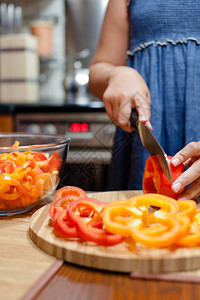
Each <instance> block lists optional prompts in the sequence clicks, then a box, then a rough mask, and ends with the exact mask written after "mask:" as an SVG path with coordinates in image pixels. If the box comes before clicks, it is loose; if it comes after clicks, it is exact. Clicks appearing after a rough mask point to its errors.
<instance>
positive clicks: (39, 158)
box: [32, 152, 47, 161]
mask: <svg viewBox="0 0 200 300" xmlns="http://www.w3.org/2000/svg"><path fill="white" fill-rule="evenodd" d="M32 154H33V156H34V158H35V160H36V161H43V160H47V157H46V156H45V154H43V153H40V152H32Z"/></svg>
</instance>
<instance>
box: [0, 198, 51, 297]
mask: <svg viewBox="0 0 200 300" xmlns="http://www.w3.org/2000/svg"><path fill="white" fill-rule="evenodd" d="M48 202H49V200H47V201H46V202H45V203H48ZM33 213H34V210H33V211H31V212H27V213H25V214H21V215H16V216H12V217H11V216H10V217H0V299H4V300H15V299H16V300H18V299H20V298H21V297H22V296H23V295H24V294H25V293H26V291H27V290H28V289H29V288H30V287H31V286H32V285H33V284H34V283H35V282H36V281H37V280H38V278H40V276H42V274H43V273H44V272H45V271H46V270H47V269H48V268H50V266H51V265H52V264H53V263H54V262H55V261H56V258H55V257H54V256H51V255H48V254H46V253H44V252H43V251H42V250H40V249H39V248H37V247H36V246H35V245H34V244H33V242H32V241H31V240H30V238H29V235H28V230H29V223H30V217H31V215H32V214H33Z"/></svg>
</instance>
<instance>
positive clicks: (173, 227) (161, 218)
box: [130, 211, 181, 248]
mask: <svg viewBox="0 0 200 300" xmlns="http://www.w3.org/2000/svg"><path fill="white" fill-rule="evenodd" d="M154 219H155V223H156V222H158V223H161V224H163V225H165V226H167V227H168V230H167V231H166V232H163V233H162V234H159V235H156V237H155V236H153V235H150V234H148V233H146V232H145V230H144V224H143V222H142V220H141V219H135V220H134V221H133V222H132V226H131V228H130V235H131V236H132V238H133V239H134V240H135V241H136V242H139V243H141V244H143V245H145V246H148V247H158V248H164V247H169V246H171V245H172V244H173V243H174V242H175V240H176V238H177V237H178V235H179V232H180V229H181V225H180V222H179V221H178V220H177V219H176V218H175V217H174V216H170V215H168V214H166V213H164V212H161V211H156V212H155V213H154Z"/></svg>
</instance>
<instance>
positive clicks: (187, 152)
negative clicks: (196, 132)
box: [172, 141, 200, 166]
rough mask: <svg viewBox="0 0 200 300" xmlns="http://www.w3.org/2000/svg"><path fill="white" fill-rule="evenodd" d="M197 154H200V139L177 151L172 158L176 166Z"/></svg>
mask: <svg viewBox="0 0 200 300" xmlns="http://www.w3.org/2000/svg"><path fill="white" fill-rule="evenodd" d="M196 156H200V141H199V142H191V143H189V144H188V145H186V146H185V147H184V148H183V149H181V150H180V151H179V152H177V153H176V155H174V157H173V158H172V163H173V165H174V166H178V165H180V164H181V163H184V162H186V161H187V160H188V159H189V158H191V157H196Z"/></svg>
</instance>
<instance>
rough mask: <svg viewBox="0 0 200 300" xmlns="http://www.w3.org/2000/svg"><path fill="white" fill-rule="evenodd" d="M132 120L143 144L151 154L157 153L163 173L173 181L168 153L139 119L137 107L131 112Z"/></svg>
mask: <svg viewBox="0 0 200 300" xmlns="http://www.w3.org/2000/svg"><path fill="white" fill-rule="evenodd" d="M130 122H131V125H132V127H134V128H135V129H137V130H138V132H139V135H140V138H141V141H142V144H143V146H144V147H145V148H146V150H147V151H148V152H149V154H150V155H151V156H155V155H156V157H157V160H158V163H159V165H160V167H161V169H162V171H163V173H164V174H165V176H166V177H167V178H168V179H169V181H170V182H171V183H172V175H171V171H170V168H169V164H168V160H167V154H166V153H165V152H164V150H163V148H162V147H161V145H160V144H159V143H158V141H157V140H156V138H155V137H154V135H153V134H152V132H151V131H150V130H149V128H148V127H147V126H146V125H145V123H143V122H139V121H138V113H137V111H136V109H133V110H132V112H131V117H130Z"/></svg>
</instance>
